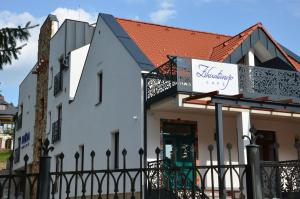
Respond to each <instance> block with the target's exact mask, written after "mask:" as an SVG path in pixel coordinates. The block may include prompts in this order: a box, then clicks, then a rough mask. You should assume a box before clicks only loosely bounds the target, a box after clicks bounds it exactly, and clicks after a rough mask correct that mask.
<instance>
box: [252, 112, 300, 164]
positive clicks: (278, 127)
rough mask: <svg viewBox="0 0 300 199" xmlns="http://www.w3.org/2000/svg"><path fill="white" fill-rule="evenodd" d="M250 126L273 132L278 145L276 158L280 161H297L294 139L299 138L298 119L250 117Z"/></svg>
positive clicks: (299, 124)
mask: <svg viewBox="0 0 300 199" xmlns="http://www.w3.org/2000/svg"><path fill="white" fill-rule="evenodd" d="M251 121H252V124H253V125H254V126H255V128H256V129H258V130H267V131H274V132H275V137H276V141H277V143H278V144H279V149H278V156H279V157H278V158H279V160H281V161H285V160H295V159H297V150H296V149H295V147H294V144H295V138H297V137H298V138H299V137H300V118H293V119H292V118H290V117H271V116H269V117H264V118H262V117H259V116H257V115H252V116H251Z"/></svg>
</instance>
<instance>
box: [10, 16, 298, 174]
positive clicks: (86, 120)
mask: <svg viewBox="0 0 300 199" xmlns="http://www.w3.org/2000/svg"><path fill="white" fill-rule="evenodd" d="M172 56H173V57H172ZM169 58H170V60H169ZM224 63H228V64H224ZM237 64H242V65H247V66H242V65H237ZM200 66H204V67H205V68H204V69H203V68H200ZM209 68H210V70H209ZM154 69H155V70H154ZM197 69H198V71H197ZM214 70H218V71H214ZM298 70H300V58H299V57H298V56H297V55H295V54H294V53H292V52H291V51H289V50H288V49H286V48H284V47H283V46H281V45H280V44H278V43H277V42H276V41H275V40H274V39H273V38H272V37H271V36H270V34H269V33H268V32H267V31H266V30H265V28H264V27H263V26H262V24H256V25H254V26H252V27H250V28H248V29H247V30H245V31H243V32H241V33H239V34H237V35H235V36H228V35H222V34H214V33H207V32H201V31H196V30H187V29H181V28H175V27H169V26H161V25H156V24H150V23H145V22H140V21H132V20H127V19H119V18H115V17H114V16H111V15H107V14H99V16H98V19H97V23H96V24H95V25H90V24H88V23H86V22H80V21H73V20H66V21H65V22H64V23H63V24H62V25H61V26H60V28H59V29H58V31H57V32H56V34H55V35H54V36H53V37H52V39H51V41H50V58H49V71H48V72H49V82H48V85H49V89H48V96H47V98H48V104H47V130H46V132H45V134H46V136H47V137H48V138H49V139H50V140H52V144H53V146H54V148H55V149H54V151H53V152H52V153H51V154H52V157H53V159H55V161H52V165H51V166H52V170H57V169H58V165H59V162H58V161H59V160H58V158H56V157H57V156H58V155H59V154H60V153H61V152H63V153H64V155H65V159H64V170H72V169H74V165H75V160H74V153H75V152H76V151H78V152H80V154H81V156H80V159H81V161H80V168H83V169H90V166H91V165H90V159H89V154H90V151H92V150H94V151H95V153H96V158H95V159H96V161H95V168H105V166H106V161H105V160H106V157H105V151H106V149H111V150H112V158H111V165H112V167H114V168H118V167H120V166H121V165H120V164H119V162H121V160H122V159H121V158H122V157H121V150H122V149H123V148H126V149H127V151H128V155H127V156H128V159H127V161H128V165H127V166H128V167H136V166H137V165H138V162H139V159H138V155H137V151H138V149H139V148H140V147H142V148H145V152H146V157H147V158H146V159H145V160H146V161H151V160H153V159H155V153H154V150H155V148H156V147H160V148H161V149H162V154H161V156H162V157H164V158H169V159H172V160H175V162H174V163H175V164H176V165H178V166H180V165H183V164H190V163H191V161H192V153H191V151H192V150H191V149H192V148H194V149H196V159H197V161H196V162H197V164H201V165H206V164H207V163H208V160H209V153H208V150H207V146H208V145H209V144H212V145H214V146H215V149H216V148H217V147H218V146H217V144H216V140H217V138H218V136H216V135H215V133H216V131H217V135H219V133H220V131H219V129H217V127H216V122H215V106H214V103H213V101H212V100H213V98H214V97H222V99H223V98H224V100H229V101H231V102H232V101H234V100H236V101H238V100H241V101H243V102H245V104H244V105H243V104H238V103H237V104H236V105H232V104H230V103H228V104H226V103H224V104H223V109H222V110H223V120H224V134H223V135H222V136H224V139H222V140H221V141H222V143H220V140H219V146H223V147H224V146H226V143H228V142H230V143H231V144H232V145H233V148H232V158H233V161H234V162H235V163H245V161H246V158H245V145H246V144H247V143H248V142H247V141H245V140H243V139H242V136H243V135H250V133H249V129H250V127H251V126H254V127H255V128H256V129H257V130H258V132H259V133H260V134H263V135H264V136H265V138H264V139H260V140H258V143H259V144H260V145H261V146H262V159H263V160H292V159H296V158H297V151H296V150H295V149H294V147H293V146H294V143H295V142H297V141H298V140H299V136H300V123H299V117H300V114H299V104H298V103H299V102H300V95H299V93H300V87H299V85H300V74H299V73H298V72H297V71H298ZM170 71H171V72H170ZM197 72H198V73H197ZM197 77H198V78H197ZM30 78H31V77H30V76H28V77H27V78H26V79H25V80H24V82H23V83H22V85H21V86H20V93H22V92H24V91H23V89H24V90H26V91H28V89H29V87H30V89H34V79H32V80H31V79H30ZM144 80H146V81H144ZM199 82H201V83H199ZM27 85H28V86H27ZM31 85H32V86H31ZM214 91H219V95H218V94H217V93H216V92H214ZM30 93H34V91H32V92H30ZM22 97H24V96H22V95H21V94H20V103H23V104H24V105H23V109H24V110H26V111H27V110H28V111H29V115H30V118H31V119H29V120H28V122H25V121H23V125H25V123H26V125H28V130H27V129H26V130H24V131H23V130H22V133H26V132H32V123H30V121H34V120H33V119H32V117H34V114H31V111H30V110H31V108H33V109H34V107H33V104H30V102H28V107H26V106H27V105H26V103H27V102H26V100H28V99H29V97H25V98H26V99H22ZM31 99H33V96H32V97H31V95H30V100H31ZM24 100H25V101H24ZM247 100H250V102H251V103H255V106H256V107H253V106H251V105H250V104H249V102H248V101H247ZM241 101H239V102H241ZM246 102H247V103H246ZM264 103H266V105H265V104H264ZM272 106H273V108H271V107H272ZM144 113H145V114H144ZM28 118H29V116H28ZM17 133H18V132H17ZM219 136H220V135H219ZM219 138H220V137H219ZM16 139H18V136H16ZM31 141H32V140H30V142H31ZM16 143H17V142H16ZM275 143H278V144H279V146H280V148H279V149H277V148H274V147H273V146H274V144H275ZM30 146H31V145H30V144H29V146H28V147H27V148H26V149H22V148H21V154H25V153H28V154H30V153H31V152H30ZM22 150H24V151H22ZM25 150H26V151H25ZM183 154H185V156H184V157H183V156H182V155H183ZM218 155H221V156H222V154H218ZM223 155H224V154H223ZM213 157H214V159H215V160H216V157H217V153H216V150H214V153H213ZM226 162H228V156H227V153H225V163H226ZM20 164H21V163H20ZM15 166H16V167H19V165H18V164H16V165H15Z"/></svg>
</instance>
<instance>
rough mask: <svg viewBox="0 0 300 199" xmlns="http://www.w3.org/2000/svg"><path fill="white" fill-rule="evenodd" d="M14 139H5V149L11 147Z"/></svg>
mask: <svg viewBox="0 0 300 199" xmlns="http://www.w3.org/2000/svg"><path fill="white" fill-rule="evenodd" d="M11 145H12V139H7V140H6V141H5V149H11Z"/></svg>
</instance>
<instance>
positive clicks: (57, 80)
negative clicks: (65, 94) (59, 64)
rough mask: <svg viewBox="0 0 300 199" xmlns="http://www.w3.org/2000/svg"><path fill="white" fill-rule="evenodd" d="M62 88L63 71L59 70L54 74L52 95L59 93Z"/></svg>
mask: <svg viewBox="0 0 300 199" xmlns="http://www.w3.org/2000/svg"><path fill="white" fill-rule="evenodd" d="M62 89H63V73H62V71H60V72H59V73H57V74H56V75H55V76H54V96H56V95H57V94H58V93H60V92H61V91H62Z"/></svg>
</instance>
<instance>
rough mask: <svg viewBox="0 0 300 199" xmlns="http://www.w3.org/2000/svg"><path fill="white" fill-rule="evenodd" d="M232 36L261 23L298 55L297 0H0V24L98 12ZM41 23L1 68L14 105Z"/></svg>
mask: <svg viewBox="0 0 300 199" xmlns="http://www.w3.org/2000/svg"><path fill="white" fill-rule="evenodd" d="M99 12H104V13H110V14H113V15H114V16H118V17H123V18H130V19H137V20H141V21H148V22H154V23H161V24H167V25H171V26H178V27H186V28H191V29H196V30H203V31H208V32H217V33H223V34H229V35H235V34H237V33H239V32H241V31H242V30H244V29H246V28H247V27H249V26H251V25H253V24H255V23H257V22H262V23H263V25H264V26H265V27H266V28H267V30H268V31H269V32H270V33H271V35H272V36H273V38H275V39H276V40H277V41H278V42H279V43H281V44H283V45H284V46H286V47H288V48H289V49H290V50H292V51H293V52H295V53H296V54H298V55H300V34H299V32H300V0H0V28H1V27H3V26H14V25H22V24H25V23H26V22H27V21H31V22H32V23H38V24H41V23H42V22H43V20H44V19H45V17H46V16H47V15H48V14H49V13H54V14H56V15H58V18H59V20H60V22H62V21H63V20H64V18H75V19H80V20H87V21H89V22H93V21H95V20H96V17H97V13H99ZM38 31H39V28H36V29H35V30H33V31H32V37H31V39H30V40H29V41H28V45H27V46H26V47H25V48H24V49H23V52H22V55H21V57H20V59H19V60H18V61H14V62H13V64H12V65H10V66H6V67H5V68H4V70H2V71H0V82H1V85H0V90H1V93H2V94H3V95H5V97H6V99H7V101H9V102H13V103H14V104H17V101H18V86H19V84H20V83H21V81H22V80H23V79H24V78H25V76H26V74H27V73H28V72H29V70H30V69H31V68H32V67H33V65H34V64H35V62H36V53H37V39H38Z"/></svg>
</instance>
